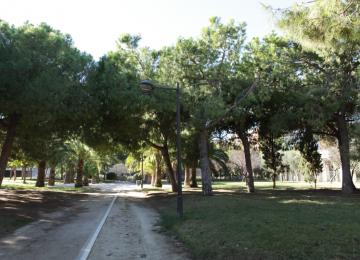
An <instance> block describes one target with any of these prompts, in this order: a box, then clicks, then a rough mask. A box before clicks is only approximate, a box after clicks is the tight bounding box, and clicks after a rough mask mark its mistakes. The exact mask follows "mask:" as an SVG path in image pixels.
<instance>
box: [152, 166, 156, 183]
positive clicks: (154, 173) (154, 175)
mask: <svg viewBox="0 0 360 260" xmlns="http://www.w3.org/2000/svg"><path fill="white" fill-rule="evenodd" d="M155 177H156V169H155V171H154V172H153V174H151V186H153V187H155Z"/></svg>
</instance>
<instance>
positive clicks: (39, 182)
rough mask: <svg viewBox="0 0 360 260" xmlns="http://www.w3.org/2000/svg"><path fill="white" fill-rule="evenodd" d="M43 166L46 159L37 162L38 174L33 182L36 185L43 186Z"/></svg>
mask: <svg viewBox="0 0 360 260" xmlns="http://www.w3.org/2000/svg"><path fill="white" fill-rule="evenodd" d="M45 167H46V161H45V160H41V161H40V162H39V164H38V175H37V179H36V184H35V186H36V187H44V186H45Z"/></svg>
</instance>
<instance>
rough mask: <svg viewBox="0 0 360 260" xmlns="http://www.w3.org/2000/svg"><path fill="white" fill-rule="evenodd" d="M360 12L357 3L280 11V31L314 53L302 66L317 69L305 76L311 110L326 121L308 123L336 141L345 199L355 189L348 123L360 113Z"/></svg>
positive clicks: (347, 0)
mask: <svg viewBox="0 0 360 260" xmlns="http://www.w3.org/2000/svg"><path fill="white" fill-rule="evenodd" d="M359 8H360V2H359V1H358V0H345V1H341V0H330V1H325V0H320V1H312V2H311V3H308V4H303V5H295V6H294V7H292V8H290V9H284V10H278V11H276V12H275V14H277V15H278V18H279V21H278V25H279V26H280V28H282V29H284V30H285V31H286V32H287V33H288V35H289V37H290V38H292V39H293V40H295V41H296V42H299V43H300V44H301V45H302V46H303V47H304V48H305V49H306V50H310V51H312V52H314V54H315V55H312V56H310V57H307V58H304V59H302V60H300V62H301V63H302V64H303V65H304V67H308V68H310V69H311V70H312V74H304V75H303V79H304V84H305V85H307V86H308V89H309V97H310V99H312V100H310V102H308V104H307V106H306V108H308V109H309V110H311V111H316V114H317V115H321V116H322V117H323V118H321V119H322V120H318V119H316V118H307V120H308V121H310V120H311V119H313V121H315V120H316V121H317V122H313V125H316V124H317V126H318V128H320V129H321V130H319V131H318V132H319V133H322V134H325V135H330V136H333V137H335V138H336V139H337V141H338V149H339V152H340V158H341V166H342V191H343V193H345V194H350V193H352V192H354V191H355V190H356V188H355V185H354V183H353V181H352V178H351V171H350V158H349V122H350V121H352V120H353V116H354V115H355V114H356V113H358V112H359V102H358V98H359V96H358V82H359V73H358V69H359V59H360V52H359V48H360V34H359V31H358V28H359V26H360V11H359ZM298 73H299V74H302V73H301V71H299V72H298ZM314 75H315V76H314ZM311 96H312V97H313V98H311ZM309 114H312V113H311V112H309ZM314 119H315V120H314ZM319 121H320V122H319Z"/></svg>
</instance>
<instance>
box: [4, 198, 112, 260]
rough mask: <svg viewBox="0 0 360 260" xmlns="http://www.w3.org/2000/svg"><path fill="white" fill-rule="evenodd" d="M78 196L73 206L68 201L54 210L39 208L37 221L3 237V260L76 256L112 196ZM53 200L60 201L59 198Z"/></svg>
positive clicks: (57, 258)
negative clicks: (45, 210)
mask: <svg viewBox="0 0 360 260" xmlns="http://www.w3.org/2000/svg"><path fill="white" fill-rule="evenodd" d="M76 198H77V200H76V201H74V200H73V201H72V203H71V206H69V205H68V203H67V204H66V205H67V206H60V207H57V209H56V211H54V212H43V211H41V210H39V209H38V210H39V211H38V212H37V218H38V220H37V221H35V222H32V223H31V224H28V225H26V226H24V227H21V228H19V229H17V230H16V231H15V232H13V233H12V234H10V235H7V236H5V237H3V238H1V239H0V259H6V260H12V259H14V260H22V259H24V260H33V259H34V260H35V259H36V260H42V259H44V260H45V259H46V260H48V259H51V260H64V259H66V260H68V259H69V260H71V259H76V257H77V256H78V254H79V250H80V249H81V248H82V246H83V244H84V241H86V240H87V239H88V237H89V236H90V235H91V234H92V232H93V230H94V229H95V228H96V226H97V224H98V222H99V221H100V219H101V217H102V216H103V214H102V213H103V211H104V210H105V209H106V208H107V206H108V205H109V202H110V201H111V199H112V198H111V197H110V196H99V195H98V196H95V195H92V196H90V195H89V196H82V197H81V198H79V197H78V196H77V197H76ZM73 199H74V198H73ZM52 203H53V204H56V199H54V200H53V201H52ZM18 207H19V206H18ZM0 219H1V217H0Z"/></svg>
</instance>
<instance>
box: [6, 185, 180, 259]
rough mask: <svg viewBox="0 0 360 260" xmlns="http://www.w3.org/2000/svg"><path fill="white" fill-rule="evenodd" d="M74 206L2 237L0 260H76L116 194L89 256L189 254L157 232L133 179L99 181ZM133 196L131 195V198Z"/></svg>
mask: <svg viewBox="0 0 360 260" xmlns="http://www.w3.org/2000/svg"><path fill="white" fill-rule="evenodd" d="M96 187H98V188H99V189H101V191H102V192H101V193H100V194H92V195H89V196H88V197H87V198H85V199H82V200H81V201H78V202H77V203H76V206H74V207H71V208H66V209H62V210H61V211H56V212H53V213H51V214H43V215H42V218H41V220H39V221H36V222H33V223H31V224H30V225H27V226H25V227H22V228H20V229H18V230H17V231H15V233H14V234H12V235H10V236H8V237H6V238H4V239H2V240H0V259H6V260H12V259H16V260H17V259H20V260H22V259H24V260H42V259H44V260H48V259H51V260H71V259H74V260H78V259H79V256H81V254H82V249H84V247H85V246H86V244H87V241H89V240H90V239H91V237H93V235H94V233H95V231H96V229H97V227H98V226H99V223H100V222H101V220H102V219H103V217H104V214H105V212H106V211H107V209H108V208H109V205H110V204H111V201H112V200H113V198H114V196H116V200H115V203H114V204H113V207H112V208H111V210H110V213H109V215H108V217H107V219H106V221H105V223H104V225H103V227H102V229H101V231H100V233H99V235H98V236H97V239H96V240H95V243H94V245H93V247H92V248H91V252H90V255H89V257H88V259H91V260H101V259H109V260H112V259H154V260H157V259H166V260H167V259H171V260H173V259H174V260H176V259H187V255H186V254H185V253H184V252H183V251H184V250H183V249H182V248H181V247H179V246H178V245H176V242H175V241H173V240H172V239H170V238H169V237H167V236H165V235H164V234H162V233H160V232H159V230H158V227H157V226H156V223H157V220H158V214H157V213H156V211H155V210H153V209H151V208H149V207H147V206H146V205H145V204H144V202H143V200H141V199H139V198H141V197H144V195H143V193H141V192H138V191H136V189H138V187H137V186H136V185H133V184H127V183H116V184H100V185H97V186H96ZM135 197H136V198H137V199H134V198H135Z"/></svg>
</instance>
